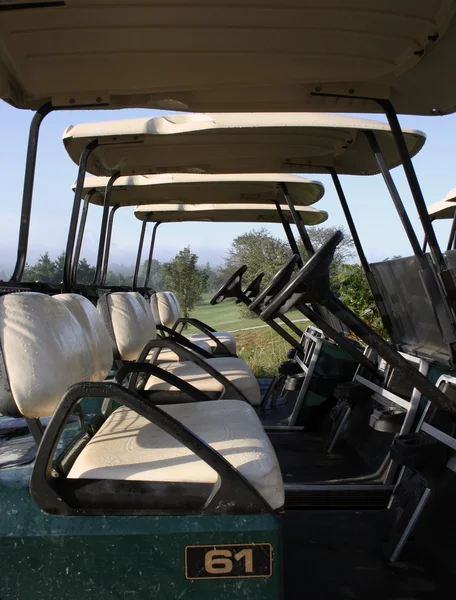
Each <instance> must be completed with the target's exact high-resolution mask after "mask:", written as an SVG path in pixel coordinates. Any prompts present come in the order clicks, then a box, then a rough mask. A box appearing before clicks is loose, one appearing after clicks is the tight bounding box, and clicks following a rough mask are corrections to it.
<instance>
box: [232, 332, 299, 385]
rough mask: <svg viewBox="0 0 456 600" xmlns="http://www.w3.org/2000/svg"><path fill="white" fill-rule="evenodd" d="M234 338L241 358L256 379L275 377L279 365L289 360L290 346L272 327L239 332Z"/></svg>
mask: <svg viewBox="0 0 456 600" xmlns="http://www.w3.org/2000/svg"><path fill="white" fill-rule="evenodd" d="M234 337H235V338H236V344H237V354H238V356H239V358H242V359H243V360H245V362H246V363H247V364H248V365H249V367H250V368H251V369H252V371H253V372H254V374H255V376H256V377H273V376H274V375H275V374H276V373H277V369H278V367H279V364H280V363H281V362H282V361H284V360H287V351H288V349H289V348H290V344H289V343H288V342H286V341H285V340H284V339H283V338H281V337H280V336H279V335H278V334H277V333H276V332H275V331H274V330H272V329H271V328H270V327H266V328H265V329H250V330H245V331H238V332H237V333H235V334H234Z"/></svg>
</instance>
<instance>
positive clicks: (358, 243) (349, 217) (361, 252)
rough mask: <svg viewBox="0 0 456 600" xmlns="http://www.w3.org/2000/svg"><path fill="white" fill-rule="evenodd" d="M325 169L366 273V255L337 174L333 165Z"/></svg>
mask: <svg viewBox="0 0 456 600" xmlns="http://www.w3.org/2000/svg"><path fill="white" fill-rule="evenodd" d="M326 169H327V171H328V173H329V174H330V175H331V179H332V182H333V184H334V187H335V189H336V192H337V195H338V197H339V202H340V205H341V207H342V210H343V211H344V215H345V219H346V221H347V225H348V229H349V230H350V235H351V236H352V239H353V243H354V244H355V248H356V252H357V253H358V257H359V260H360V262H361V266H362V267H363V269H364V272H365V273H366V274H367V273H368V272H370V267H369V263H368V262H367V258H366V255H365V254H364V250H363V246H362V244H361V240H360V239H359V235H358V231H357V229H356V226H355V222H354V221H353V217H352V214H351V212H350V208H349V206H348V202H347V198H346V196H345V192H344V190H343V188H342V184H341V182H340V179H339V175H338V173H337V171H336V169H335V168H334V167H327V168H326Z"/></svg>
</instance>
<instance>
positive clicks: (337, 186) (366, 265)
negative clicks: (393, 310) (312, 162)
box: [327, 167, 392, 332]
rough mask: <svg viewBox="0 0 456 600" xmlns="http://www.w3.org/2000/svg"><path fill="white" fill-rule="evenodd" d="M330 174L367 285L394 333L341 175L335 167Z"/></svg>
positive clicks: (384, 323) (387, 327)
mask: <svg viewBox="0 0 456 600" xmlns="http://www.w3.org/2000/svg"><path fill="white" fill-rule="evenodd" d="M327 170H328V172H329V174H330V175H331V179H332V181H333V184H334V187H335V189H336V192H337V195H338V197H339V202H340V205H341V207H342V210H343V212H344V215H345V219H346V221H347V225H348V229H349V230H350V234H351V236H352V239H353V243H354V244H355V248H356V252H357V253H358V257H359V260H360V263H361V266H362V268H363V271H364V274H365V275H366V279H367V283H368V284H369V287H370V289H371V292H372V295H373V296H374V300H375V303H376V305H377V307H378V310H379V312H380V316H381V319H382V321H383V325H384V327H385V329H386V330H387V331H389V332H391V331H392V326H391V320H390V318H389V316H388V312H387V310H386V308H385V304H384V302H383V298H382V295H381V294H380V291H379V289H378V286H377V282H376V281H375V278H374V275H373V273H372V271H371V268H370V266H369V263H368V261H367V258H366V255H365V254H364V250H363V246H362V244H361V240H360V239H359V235H358V231H357V229H356V225H355V222H354V220H353V217H352V214H351V212H350V208H349V206H348V202H347V198H346V196H345V192H344V190H343V188H342V184H341V182H340V179H339V175H338V173H337V171H336V169H334V167H327Z"/></svg>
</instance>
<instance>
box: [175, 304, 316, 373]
mask: <svg viewBox="0 0 456 600" xmlns="http://www.w3.org/2000/svg"><path fill="white" fill-rule="evenodd" d="M210 299H211V294H205V295H204V296H203V298H202V301H201V303H200V304H198V306H196V307H195V309H194V310H193V311H192V314H191V316H192V317H195V318H197V319H200V320H201V321H203V322H204V323H207V324H208V325H211V326H212V327H214V328H215V329H218V330H219V331H234V332H235V333H234V337H235V339H236V344H237V353H238V356H239V358H242V359H243V360H245V362H246V363H247V364H248V365H249V367H250V368H251V369H252V371H253V372H254V373H255V375H256V377H272V376H273V375H275V374H276V373H277V368H278V366H279V363H281V362H282V361H284V360H286V358H287V350H288V349H289V348H290V344H289V343H288V342H286V341H285V340H284V339H283V338H281V337H280V336H279V335H278V334H277V333H276V332H275V331H273V330H272V329H271V328H270V327H268V326H267V325H266V324H265V323H264V322H263V321H262V320H261V319H260V318H258V317H255V318H253V319H246V318H245V317H242V315H241V313H240V309H239V306H238V305H237V304H235V303H234V300H225V301H224V302H222V303H221V304H217V305H215V306H211V305H210V304H209V301H210ZM287 317H288V318H290V319H292V320H295V319H302V318H303V316H302V314H301V313H300V312H299V311H297V310H294V311H291V312H290V313H287ZM298 326H299V328H300V329H305V327H306V326H307V322H306V321H301V322H300V323H298ZM260 327H261V328H260ZM239 330H243V331H239ZM186 331H187V332H189V333H191V332H192V331H195V330H194V329H193V328H191V327H189V328H188V329H186Z"/></svg>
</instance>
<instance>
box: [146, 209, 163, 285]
mask: <svg viewBox="0 0 456 600" xmlns="http://www.w3.org/2000/svg"><path fill="white" fill-rule="evenodd" d="M159 225H161V221H157V222H156V223H155V225H154V228H153V230H152V237H151V240H150V248H149V258H148V261H147V271H146V277H145V279H144V291H146V290H147V288H148V287H149V278H150V271H151V269H152V257H153V255H154V247H155V238H156V236H157V229H158V226H159Z"/></svg>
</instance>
